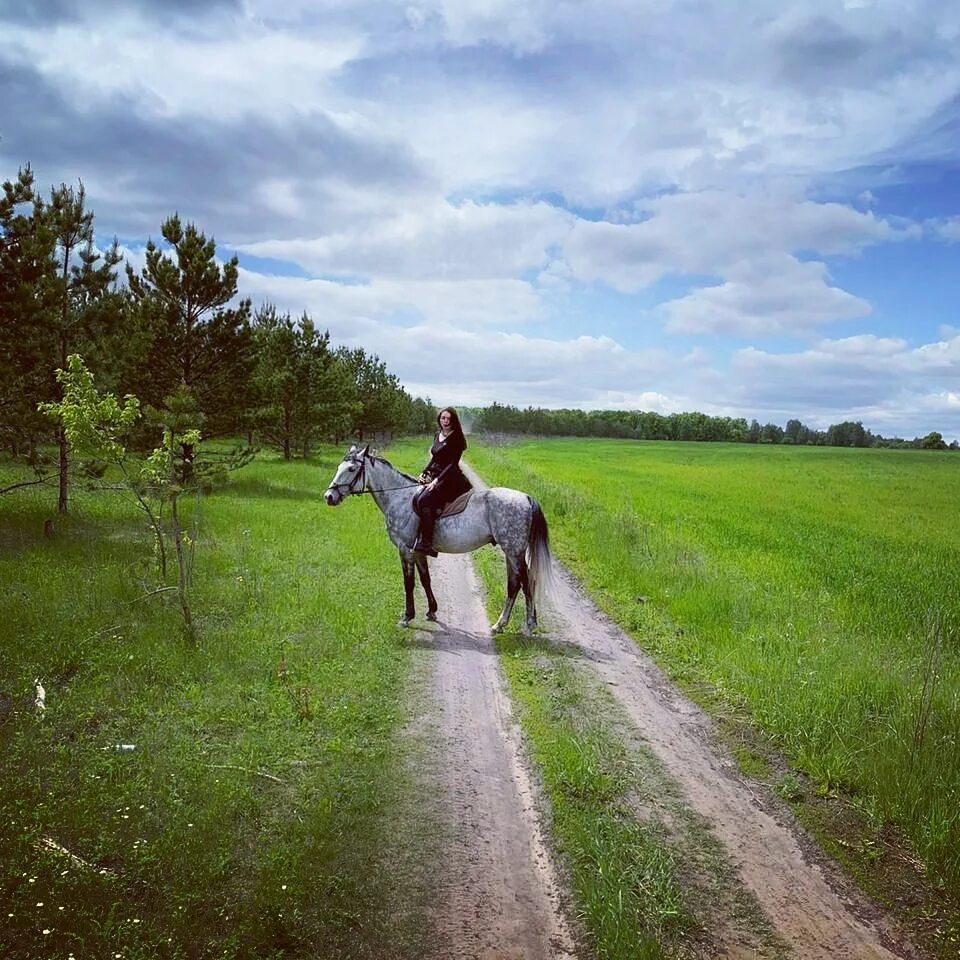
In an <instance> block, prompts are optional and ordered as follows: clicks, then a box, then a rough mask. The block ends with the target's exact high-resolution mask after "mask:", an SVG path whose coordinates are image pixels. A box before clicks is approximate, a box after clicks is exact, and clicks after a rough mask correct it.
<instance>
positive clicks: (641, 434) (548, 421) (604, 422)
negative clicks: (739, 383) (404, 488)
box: [463, 403, 958, 450]
mask: <svg viewBox="0 0 960 960" xmlns="http://www.w3.org/2000/svg"><path fill="white" fill-rule="evenodd" d="M463 414H464V416H466V417H468V418H469V419H470V421H471V422H472V429H473V432H474V433H506V434H531V435H536V436H544V437H558V436H565V437H613V438H621V439H627V440H695V441H701V442H710V441H714V442H719V441H724V442H727V443H781V444H805V445H813V446H832V447H913V448H921V449H936V450H946V449H950V450H956V449H958V444H957V442H956V441H955V440H954V441H953V442H952V443H950V444H949V446H948V445H947V444H946V443H945V442H944V439H943V436H942V435H941V434H940V433H938V432H936V431H933V432H931V433H929V434H927V435H926V436H924V437H916V438H914V439H913V440H903V439H900V438H886V437H882V436H880V435H879V434H875V433H872V432H871V431H870V430H868V429H866V428H865V427H864V425H863V424H862V423H861V422H860V421H856V422H854V421H844V422H843V423H835V424H832V425H831V426H829V427H828V428H827V429H826V430H818V429H815V428H813V427H808V426H806V425H805V424H804V423H802V422H801V421H800V420H796V419H793V420H788V421H787V423H786V426H784V427H781V426H778V425H777V424H774V423H766V424H761V423H760V422H759V421H757V420H752V421H750V422H748V421H747V420H746V419H745V418H743V417H711V416H709V415H707V414H705V413H698V412H691V413H670V414H662V413H655V412H653V411H650V410H589V411H587V410H566V409H561V410H545V409H543V408H541V407H527V408H526V409H524V410H521V409H519V408H518V407H513V406H509V405H504V404H500V403H493V404H491V405H490V406H488V407H474V408H465V409H464V410H463Z"/></svg>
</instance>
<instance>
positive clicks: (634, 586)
mask: <svg viewBox="0 0 960 960" xmlns="http://www.w3.org/2000/svg"><path fill="white" fill-rule="evenodd" d="M468 458H469V460H470V462H471V463H472V464H473V465H474V466H475V467H476V468H477V469H478V470H479V472H480V473H481V475H482V476H483V477H484V479H485V480H486V481H487V482H488V483H490V484H491V485H494V484H502V485H507V486H516V487H519V488H521V489H525V490H527V491H528V492H530V493H532V494H533V495H534V496H536V497H537V498H538V499H540V501H541V502H542V504H543V507H544V510H545V512H546V515H547V517H548V519H549V521H550V524H551V533H552V536H553V544H554V547H555V550H556V552H557V554H558V556H559V557H560V558H561V559H562V560H563V561H564V562H566V563H567V564H568V565H569V566H570V567H571V568H572V569H573V570H574V571H575V572H576V573H577V574H578V575H579V576H580V577H581V578H582V579H583V581H584V583H585V584H586V585H587V586H588V588H590V589H591V591H592V592H593V593H594V595H595V596H596V597H597V598H598V599H599V600H600V602H601V603H602V605H604V606H605V607H606V608H607V609H608V611H609V612H611V613H612V614H613V615H614V616H615V617H616V618H617V619H618V620H619V622H620V623H622V624H624V625H625V626H626V627H627V628H628V629H630V630H631V631H632V632H633V634H634V636H636V637H637V639H638V642H640V643H641V645H643V646H645V647H647V648H649V649H651V650H652V651H653V652H654V653H655V654H656V656H657V657H658V658H659V659H660V660H661V662H662V663H664V664H665V665H666V666H667V667H668V668H669V669H670V670H671V671H672V672H673V674H674V675H675V676H677V677H678V678H679V679H681V680H682V681H684V682H685V683H686V684H687V685H688V687H689V688H690V689H693V690H695V691H696V692H697V694H698V695H699V696H700V697H701V698H706V699H708V700H710V701H711V702H712V703H713V704H714V705H715V706H719V707H720V708H721V709H724V708H731V709H733V710H735V711H737V712H739V713H741V714H743V715H746V716H748V717H749V718H751V720H752V721H754V722H755V723H757V724H758V725H759V726H760V727H762V728H763V729H764V730H766V731H768V732H769V733H770V734H771V735H772V736H773V737H774V738H775V742H776V744H777V745H778V746H779V748H780V749H782V750H783V751H784V753H785V754H786V755H787V756H788V757H789V758H790V759H791V760H792V762H793V763H794V764H795V765H796V766H797V767H798V768H799V769H800V770H802V771H804V772H806V773H807V774H809V775H810V776H811V777H812V778H813V780H814V782H815V783H816V784H817V786H818V789H819V790H820V792H821V793H823V794H825V795H837V796H842V797H844V798H849V799H850V800H852V802H854V803H855V804H856V805H857V806H858V807H859V808H860V810H861V811H862V812H863V813H864V814H865V815H866V817H867V818H868V819H869V820H870V821H871V822H873V823H874V824H876V825H877V827H878V829H879V828H880V827H881V826H883V825H884V824H890V823H892V824H895V825H896V828H897V829H899V830H902V831H903V832H904V833H905V834H906V836H907V837H908V838H909V840H910V842H911V843H912V845H913V847H914V848H915V850H916V851H917V855H918V857H919V858H920V861H921V863H922V865H923V868H924V870H925V872H926V874H927V878H928V879H929V880H930V881H931V882H932V883H933V884H934V886H936V885H938V884H939V885H942V886H943V887H944V888H945V889H947V890H950V891H951V892H952V893H953V894H956V892H957V890H958V889H960V749H958V746H960V649H958V647H960V633H958V626H960V459H958V458H957V457H955V456H952V455H950V454H938V453H920V452H913V451H886V450H845V449H833V448H806V447H802V448H791V447H756V446H747V445H720V444H718V445H706V444H704V445H697V444H671V443H637V442H619V441H595V440H550V441H542V442H540V441H529V442H527V441H524V442H520V443H517V444H516V445H510V446H505V447H485V446H483V445H482V444H479V443H474V444H473V445H472V446H471V448H470V451H469V453H468Z"/></svg>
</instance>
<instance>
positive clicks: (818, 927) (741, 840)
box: [417, 555, 915, 960]
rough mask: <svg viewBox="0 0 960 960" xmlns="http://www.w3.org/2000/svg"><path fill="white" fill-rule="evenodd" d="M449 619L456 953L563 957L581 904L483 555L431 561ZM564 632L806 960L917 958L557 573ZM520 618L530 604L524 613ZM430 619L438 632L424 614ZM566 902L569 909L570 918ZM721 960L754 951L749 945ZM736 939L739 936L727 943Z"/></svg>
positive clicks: (727, 946)
mask: <svg viewBox="0 0 960 960" xmlns="http://www.w3.org/2000/svg"><path fill="white" fill-rule="evenodd" d="M431 566H432V570H433V576H434V585H435V589H436V593H437V596H438V598H439V599H440V603H441V610H440V617H441V620H440V622H439V623H438V624H436V625H428V629H429V634H428V635H424V636H422V639H423V641H424V642H423V643H422V646H423V647H424V649H427V650H430V651H432V653H431V655H432V656H433V657H434V658H435V659H434V662H433V665H432V678H433V691H434V708H433V709H434V710H435V712H436V716H435V718H434V720H435V727H436V728H437V729H438V730H439V737H440V746H439V749H440V750H441V751H442V752H443V756H442V760H441V762H440V764H439V767H440V769H441V770H442V771H443V773H442V776H441V778H440V779H441V781H442V782H441V783H440V785H439V786H440V792H441V796H440V797H439V798H438V803H439V806H440V809H441V811H442V813H443V818H444V820H445V821H446V822H447V823H448V824H449V826H450V835H451V837H452V838H453V839H452V842H451V844H450V846H449V849H448V851H447V852H446V855H445V857H444V876H443V878H442V883H441V884H440V888H441V889H442V890H444V891H445V894H444V896H443V897H442V898H441V901H440V902H438V903H437V904H436V907H435V910H434V922H435V928H436V933H435V940H436V943H435V950H434V951H433V956H435V957H437V958H440V957H443V958H445V960H466V958H477V960H514V958H516V960H520V958H524V960H540V958H545V960H546V958H549V960H560V958H569V957H575V956H578V955H580V956H587V955H588V954H587V952H586V951H585V950H581V951H579V954H578V950H577V947H576V937H575V929H574V926H573V925H572V923H571V921H570V918H569V913H568V912H567V911H568V909H569V897H568V895H567V894H566V893H565V891H564V890H563V889H562V885H561V883H560V881H559V880H558V876H557V872H556V870H555V866H554V863H553V861H552V860H551V857H550V854H549V850H548V846H547V842H546V838H545V831H544V828H543V823H542V820H541V817H540V814H539V813H538V811H539V809H540V802H539V800H538V798H537V796H536V791H535V781H533V780H532V778H531V777H530V775H529V773H528V771H527V769H526V767H525V765H524V762H523V759H522V753H521V749H520V742H519V737H518V732H517V728H516V726H515V724H514V722H513V720H512V717H511V711H510V705H509V701H508V700H507V699H506V696H505V694H504V686H503V680H502V678H501V676H500V672H499V668H498V662H497V657H496V655H495V651H494V648H493V645H492V641H491V639H490V631H489V623H488V619H487V616H486V614H485V612H484V609H483V604H482V602H481V599H480V598H481V591H480V588H479V584H478V582H477V580H476V576H475V574H474V571H473V567H472V563H471V561H470V558H469V557H463V556H449V555H447V556H441V557H440V558H439V559H438V560H436V561H433V562H432V565H431ZM559 574H560V575H559V576H558V577H557V580H558V584H557V589H556V591H555V594H556V595H555V602H554V604H553V610H552V611H551V612H549V613H547V614H546V618H545V622H546V625H547V632H548V634H549V635H550V637H551V638H552V639H553V640H555V641H557V642H558V643H561V644H563V645H564V646H565V647H566V648H567V650H568V651H569V649H570V648H571V647H575V648H579V650H580V651H581V652H582V663H583V665H584V666H585V668H586V669H589V670H591V671H594V672H595V673H596V675H597V676H598V677H599V678H601V680H602V681H603V682H605V683H606V684H607V685H608V687H609V689H610V691H611V692H612V694H613V695H614V696H615V697H616V699H617V700H618V701H619V702H620V704H621V705H622V706H623V708H624V710H625V712H626V714H627V715H628V716H629V718H630V720H631V721H632V723H633V724H634V725H635V727H636V731H637V734H638V736H639V737H640V738H642V740H643V741H644V742H645V743H646V744H647V745H648V747H649V749H650V750H651V751H652V752H653V753H654V754H655V755H656V757H657V758H659V760H660V761H661V763H662V764H663V766H664V767H665V769H666V770H667V771H668V773H669V775H670V776H671V777H672V778H673V779H674V780H675V782H676V783H677V785H678V787H679V789H680V791H681V793H682V795H683V797H684V798H685V800H686V802H687V804H689V806H690V807H691V808H692V809H693V810H694V811H696V813H697V814H699V816H700V817H701V818H702V819H703V820H704V821H706V822H707V823H708V825H709V826H710V829H711V831H712V833H713V834H714V835H715V837H716V838H717V840H718V841H719V843H720V844H721V845H722V847H723V849H724V850H725V851H726V855H727V857H728V859H729V861H730V863H731V864H732V865H733V867H734V869H735V872H736V874H737V876H738V877H739V880H740V882H741V883H742V885H743V887H744V888H745V890H747V891H748V892H749V893H750V894H752V896H753V897H754V898H755V900H756V902H757V903H758V904H759V906H760V908H761V910H762V912H763V913H764V915H765V916H766V918H767V920H768V922H769V924H770V926H771V927H772V928H773V930H774V932H775V935H776V938H777V939H778V940H779V941H780V942H781V943H782V944H783V945H784V956H789V957H793V958H798V960H847V958H850V960H894V958H912V957H914V956H915V954H914V952H913V951H912V950H911V949H910V948H909V947H908V946H906V945H904V944H903V942H902V939H901V938H899V937H898V936H897V934H896V932H895V931H894V930H893V929H892V927H891V926H890V924H889V923H888V922H887V921H886V920H885V918H884V917H883V915H882V913H881V912H880V911H879V910H878V909H877V908H876V907H875V906H874V905H872V904H871V903H870V902H869V901H868V900H867V899H866V898H865V897H864V896H863V895H862V894H860V893H859V892H858V890H857V889H856V888H855V886H854V885H853V884H852V883H851V882H850V881H848V880H847V879H846V878H845V877H843V876H842V874H841V873H840V872H839V871H838V870H837V869H836V868H835V867H834V866H833V865H832V864H830V863H829V862H828V861H827V859H826V858H825V857H823V856H822V855H821V854H819V853H817V852H816V849H815V846H814V844H813V843H812V842H811V841H810V839H809V838H808V837H806V836H805V835H804V833H803V831H802V830H801V829H800V828H799V827H798V826H797V825H796V823H795V822H794V821H793V818H792V816H791V815H790V813H789V811H788V810H787V809H786V808H785V807H784V806H783V805H782V804H781V803H779V802H778V801H776V800H775V798H773V797H772V796H768V795H765V794H764V793H763V791H762V790H761V789H760V788H759V787H758V786H757V785H756V784H748V783H747V782H746V781H745V779H744V778H743V777H742V776H741V774H740V773H739V772H738V770H737V768H736V765H735V764H734V763H733V762H732V761H731V760H730V759H729V758H727V757H725V756H724V754H723V751H722V749H720V748H719V747H718V746H717V740H716V738H715V736H714V733H713V727H712V723H711V721H710V719H709V718H708V717H707V716H706V715H704V714H703V713H702V711H701V710H700V709H699V708H698V707H696V706H695V705H694V704H692V703H691V702H690V701H688V700H686V699H685V698H683V697H682V696H680V694H679V693H678V692H677V691H676V689H675V688H674V687H673V686H672V685H671V684H670V683H669V681H668V680H667V679H666V678H665V676H664V675H663V674H662V673H661V671H660V670H659V669H658V668H657V667H656V666H655V665H654V664H653V663H652V661H650V659H649V658H647V657H646V656H645V655H643V654H642V653H641V652H640V651H639V650H638V648H637V646H636V644H635V643H634V642H633V641H632V640H631V639H630V638H629V637H627V636H626V635H625V634H624V633H623V632H622V631H621V630H619V628H617V627H616V625H615V624H613V623H611V622H610V621H609V619H608V618H607V617H606V616H605V615H603V614H602V613H601V612H600V611H599V610H598V609H597V608H596V607H595V606H594V605H593V604H592V603H591V602H590V601H589V600H588V599H587V598H586V597H585V596H584V595H583V594H582V592H581V591H580V590H579V589H578V587H577V585H576V583H575V582H574V580H573V579H572V578H571V577H570V576H569V575H567V574H565V573H564V572H563V571H559ZM514 617H515V618H516V620H517V621H518V624H519V621H520V619H521V617H522V611H521V610H517V611H515V612H514ZM417 626H418V627H422V626H424V622H423V621H422V620H418V621H417ZM565 908H566V909H565ZM733 933H734V935H733V936H732V937H726V938H725V937H724V936H723V935H721V936H719V938H718V947H717V948H718V950H719V951H720V952H719V953H718V954H714V955H716V956H727V957H745V956H752V955H754V954H753V953H751V952H750V950H749V949H747V950H746V951H745V950H744V947H743V942H742V941H740V940H739V938H738V937H737V936H736V931H734V932H733ZM725 939H726V940H728V941H729V942H724V941H725Z"/></svg>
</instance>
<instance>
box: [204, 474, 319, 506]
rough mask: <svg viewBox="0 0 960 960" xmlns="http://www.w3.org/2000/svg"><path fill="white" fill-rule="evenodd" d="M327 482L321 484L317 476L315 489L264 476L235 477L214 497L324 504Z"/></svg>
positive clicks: (214, 494)
mask: <svg viewBox="0 0 960 960" xmlns="http://www.w3.org/2000/svg"><path fill="white" fill-rule="evenodd" d="M325 489H326V484H321V478H320V476H319V475H318V477H317V486H316V488H314V489H305V488H304V487H294V486H284V485H281V484H277V483H271V482H270V481H269V480H266V479H264V478H262V477H234V478H231V480H230V483H228V484H227V485H226V486H224V487H221V488H220V489H218V490H216V491H215V492H214V493H213V494H211V496H213V497H231V498H233V499H241V498H243V499H245V498H249V497H253V498H255V499H257V500H298V501H303V502H307V501H316V502H317V503H318V504H321V505H323V491H324V490H325Z"/></svg>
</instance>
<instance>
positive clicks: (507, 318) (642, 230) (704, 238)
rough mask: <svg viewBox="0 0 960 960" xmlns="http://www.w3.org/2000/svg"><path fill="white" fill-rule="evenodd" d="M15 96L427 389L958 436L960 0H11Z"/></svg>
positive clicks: (14, 115) (112, 217)
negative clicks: (103, 2)
mask: <svg viewBox="0 0 960 960" xmlns="http://www.w3.org/2000/svg"><path fill="white" fill-rule="evenodd" d="M118 11H119V12H118ZM0 103H2V104H3V106H2V107H0V160H2V164H3V176H4V177H11V176H13V175H15V173H16V171H17V168H18V167H19V166H20V165H22V164H25V163H30V164H31V165H32V166H33V168H34V170H35V172H36V174H37V177H38V180H39V182H40V183H46V184H55V183H60V182H61V181H63V182H67V183H76V182H77V180H78V179H79V180H82V181H83V183H84V185H85V187H86V189H87V193H88V197H89V201H90V206H91V207H92V208H93V210H94V212H95V214H96V218H97V219H96V224H97V228H98V231H99V235H100V237H101V238H102V239H103V240H104V241H107V240H109V239H110V238H111V237H112V236H114V235H116V236H118V237H119V238H120V240H121V242H122V244H123V246H124V249H125V252H126V254H127V256H128V258H129V259H130V260H131V262H133V263H134V264H135V265H136V264H137V263H139V262H140V261H141V260H142V258H143V248H144V244H145V242H146V240H147V238H148V237H151V236H152V237H154V238H156V237H158V236H159V230H160V224H161V222H162V220H163V219H164V218H165V217H166V216H168V215H169V214H171V213H173V212H175V211H176V212H179V214H180V215H181V217H183V218H185V219H188V220H192V221H194V222H195V223H197V225H198V226H199V227H200V228H201V229H202V230H204V231H205V232H206V233H207V234H208V235H213V236H215V238H216V240H217V243H218V249H219V250H220V251H221V252H222V253H223V254H224V256H226V255H229V254H230V253H232V252H237V253H238V254H239V256H240V260H241V266H242V268H243V269H242V273H241V294H242V295H244V296H249V297H252V299H253V300H254V302H255V303H263V302H270V303H273V304H276V305H277V306H278V307H280V308H281V309H282V310H289V311H290V312H291V313H293V314H295V315H299V314H300V313H302V312H303V311H306V312H308V313H309V314H310V315H311V316H312V317H313V318H314V319H315V320H316V322H317V323H319V324H320V325H321V327H327V328H329V330H330V333H331V337H332V339H333V340H334V342H335V343H343V344H347V345H351V346H353V345H360V346H363V347H364V348H365V349H367V350H369V351H371V352H374V353H377V354H378V355H379V356H380V357H381V358H382V359H383V360H384V361H386V363H387V365H388V367H389V369H391V370H392V371H393V372H395V373H396V374H397V375H398V376H399V377H400V379H401V381H402V382H403V383H404V385H405V386H406V387H407V388H408V390H410V391H411V392H412V393H414V394H417V395H420V396H429V397H430V398H431V399H432V400H433V401H434V402H435V403H437V404H438V405H439V404H447V403H454V404H462V405H473V404H486V403H490V402H492V401H494V400H499V401H500V402H504V403H513V404H517V405H520V406H526V405H534V406H548V407H558V406H576V407H582V408H586V409H596V408H632V409H654V410H659V411H661V412H664V413H669V412H673V411H680V410H693V409H697V410H703V411H705V412H707V413H712V414H723V415H732V416H743V417H746V418H748V419H752V418H756V419H758V420H760V421H761V422H766V421H768V420H769V421H773V422H776V423H780V424H781V425H782V424H783V423H785V422H786V420H787V419H789V418H793V417H798V418H800V419H801V420H803V421H804V422H806V423H808V424H809V425H811V426H819V427H825V426H827V425H829V424H830V423H834V422H838V421H840V420H845V419H858V420H862V421H863V422H864V424H865V425H866V426H867V427H869V428H870V429H872V430H874V431H876V432H879V433H883V434H884V435H887V436H893V435H899V436H907V437H912V436H915V435H922V434H925V433H927V432H928V431H930V430H934V429H936V430H939V431H941V432H942V433H943V434H944V436H945V437H946V438H947V439H960V310H958V303H960V270H958V269H957V268H958V264H960V7H957V6H956V5H953V4H944V3H942V2H941V0H831V2H826V0H806V2H804V3H802V4H801V3H789V2H783V0H764V2H759V0H741V2H739V3H737V4H732V3H729V2H721V0H696V2H694V0H687V2H671V0H604V2H599V0H575V2H574V0H407V2H396V3H394V2H388V0H321V2H316V0H310V2H308V0H271V2H260V0H220V2H203V3H201V2H199V0H171V2H168V3H166V4H156V3H148V2H146V0H130V2H128V3H126V4H124V5H122V7H119V8H117V9H115V10H112V11H111V12H110V14H109V15H106V14H104V13H103V12H102V11H101V10H100V9H98V8H96V7H95V6H94V7H91V6H90V5H89V4H79V3H73V2H69V0H34V2H33V3H30V4H23V3H15V2H4V0H0Z"/></svg>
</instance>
